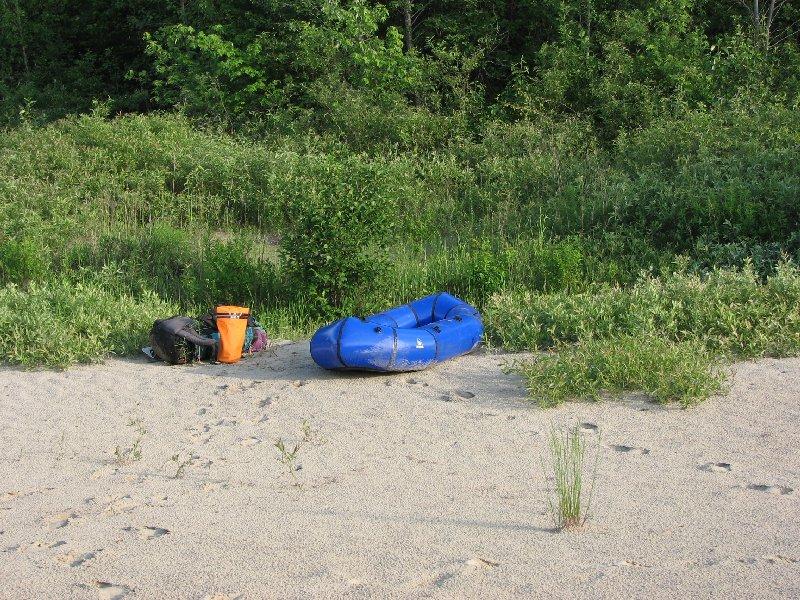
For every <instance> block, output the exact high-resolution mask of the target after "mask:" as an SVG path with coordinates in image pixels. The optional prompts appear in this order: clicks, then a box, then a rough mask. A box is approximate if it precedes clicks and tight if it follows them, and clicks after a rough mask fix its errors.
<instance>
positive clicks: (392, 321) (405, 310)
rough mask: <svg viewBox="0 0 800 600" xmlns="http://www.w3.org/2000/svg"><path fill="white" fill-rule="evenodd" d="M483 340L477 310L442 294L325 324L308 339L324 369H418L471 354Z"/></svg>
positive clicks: (313, 353)
mask: <svg viewBox="0 0 800 600" xmlns="http://www.w3.org/2000/svg"><path fill="white" fill-rule="evenodd" d="M482 336H483V323H482V321H481V317H480V315H479V314H478V311H477V310H476V309H475V308H474V307H472V306H470V305H469V304H467V303H466V302H464V301H463V300H459V299H458V298H456V297H454V296H451V295H450V294H448V293H446V292H440V293H438V294H433V295H432V296H426V297H424V298H420V299H419V300H415V301H414V302H411V303H409V304H405V305H404V306H398V307H397V308H393V309H391V310H387V311H385V312H382V313H378V314H377V315H372V316H369V317H365V318H363V319H361V318H357V317H347V318H345V319H340V320H338V321H336V322H335V323H331V324H330V325H326V326H325V327H323V328H321V329H320V330H319V331H317V332H316V333H315V334H314V337H313V338H311V357H312V358H313V359H314V362H316V363H317V364H318V365H319V366H320V367H323V368H325V369H354V370H362V371H418V370H421V369H425V368H427V367H429V366H431V365H432V364H436V363H440V362H442V361H445V360H447V359H449V358H453V357H455V356H460V355H462V354H466V353H467V352H470V351H471V350H474V349H475V347H476V346H477V345H478V344H479V343H480V341H481V337H482Z"/></svg>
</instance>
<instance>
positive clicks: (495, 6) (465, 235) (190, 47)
mask: <svg viewBox="0 0 800 600" xmlns="http://www.w3.org/2000/svg"><path fill="white" fill-rule="evenodd" d="M798 104H800V4H798V2H796V1H795V0H785V1H782V0H761V1H760V2H755V1H752V0H741V2H739V1H737V0H714V1H710V0H651V1H644V0H641V1H636V0H617V1H612V0H545V1H540V0H489V1H481V2H478V1H475V0H462V1H458V2H456V1H455V0H440V1H438V2H434V1H427V2H426V1H417V0H415V1H410V0H389V1H387V2H386V3H384V4H379V3H376V2H371V1H365V0H350V1H345V0H341V1H338V0H300V1H298V2H291V3H289V2H282V1H281V2H279V1H277V0H167V1H158V2H156V1H154V0H135V1H123V0H84V1H82V2H65V1H63V0H36V1H34V0H0V124H2V130H0V204H2V212H0V285H3V286H4V287H3V288H2V290H0V332H2V335H0V338H2V341H0V351H1V352H2V354H3V355H4V357H5V359H6V360H8V361H11V362H21V363H24V364H41V363H45V364H59V365H60V364H68V363H70V362H72V361H75V360H91V359H94V358H97V357H100V356H102V355H104V354H105V353H107V352H109V351H111V352H119V353H122V352H130V351H133V350H135V349H136V348H137V347H138V346H139V345H141V344H142V343H144V339H145V334H146V331H147V329H148V328H149V325H150V323H151V322H152V319H153V318H155V317H156V316H163V315H165V314H167V313H171V312H177V311H181V312H184V313H186V312H189V313H191V312H192V311H198V310H205V309H206V308H207V307H208V306H210V305H212V304H214V303H242V304H246V305H250V306H253V307H254V308H255V310H256V311H257V312H258V313H259V314H260V315H261V316H262V321H264V322H265V324H266V325H267V327H268V329H270V331H271V333H273V334H275V335H301V334H306V333H308V332H309V331H311V330H313V328H314V327H315V326H317V325H318V324H320V323H321V322H323V321H324V320H326V319H331V318H333V317H337V316H340V315H344V314H352V313H367V312H370V311H373V310H377V309H380V308H384V307H386V306H391V305H393V304H396V303H399V302H405V301H408V300H409V299H411V298H414V297H417V296H419V295H422V294H424V293H428V292H432V291H436V290H439V289H448V290H449V291H451V292H453V293H455V294H459V295H461V296H463V297H465V298H466V299H467V300H469V301H471V302H474V303H476V304H477V305H478V306H479V307H480V308H481V309H483V310H484V311H485V313H486V315H487V321H488V324H489V330H490V337H491V339H493V340H495V341H498V342H506V343H509V341H510V340H513V342H512V343H511V344H510V345H511V346H512V347H525V348H549V347H553V346H554V345H555V344H558V343H561V342H570V343H571V342H575V341H577V340H580V339H583V338H582V337H581V336H576V335H574V332H573V330H572V329H570V328H569V327H566V326H565V325H564V323H565V321H564V320H565V319H573V320H574V319H576V318H579V319H584V320H585V321H586V322H594V321H595V320H596V316H595V315H592V314H590V313H585V314H584V313H581V314H580V315H578V316H576V313H574V312H573V313H570V315H571V316H565V315H562V316H560V317H558V316H554V314H555V313H554V311H556V308H555V302H556V301H555V300H554V299H558V303H559V305H561V304H563V302H567V301H568V299H569V298H576V297H582V298H594V299H595V300H596V299H597V298H601V297H604V296H602V294H609V293H611V292H610V291H609V290H612V289H613V290H618V291H619V293H623V294H624V293H625V292H624V290H626V289H631V290H636V289H641V286H642V285H645V287H646V285H649V284H644V283H642V282H643V279H642V278H643V277H644V278H649V279H647V281H650V282H651V283H652V282H653V281H658V280H659V279H660V278H661V279H664V280H665V281H674V279H669V278H670V277H673V278H674V277H675V273H680V274H682V275H681V276H682V277H684V279H682V280H680V281H683V284H681V285H683V287H681V286H680V285H679V286H678V289H681V290H684V292H685V294H690V295H691V290H693V289H697V287H698V286H704V285H706V283H705V282H706V281H707V277H708V275H709V274H711V273H716V272H718V270H719V269H728V270H729V271H730V270H733V271H731V272H738V273H739V275H738V276H733V275H732V276H731V277H728V278H727V279H726V278H725V277H722V279H719V281H724V282H727V283H725V285H728V286H730V289H735V290H738V291H739V295H738V296H737V295H736V294H733V295H732V296H731V295H730V294H729V295H728V296H726V295H725V294H722V298H723V300H720V302H723V303H724V302H727V304H726V305H725V306H728V307H731V306H733V307H734V308H732V309H731V310H732V311H733V312H731V313H730V314H728V313H724V311H723V313H724V314H722V313H720V314H721V315H722V316H720V317H719V318H720V319H721V320H722V321H725V319H728V317H730V319H729V321H730V322H729V323H728V329H727V330H725V331H723V332H721V333H720V332H716V333H715V334H714V335H716V336H717V339H719V337H720V336H728V335H729V334H730V333H731V331H733V330H736V331H740V330H741V328H742V327H744V328H745V329H747V323H750V321H749V320H748V319H751V320H752V319H757V320H758V319H761V320H763V318H764V315H765V314H771V315H775V316H776V318H777V319H779V321H780V322H779V323H777V324H776V323H772V324H771V325H770V326H774V327H778V326H779V325H781V324H783V325H782V326H783V327H784V329H783V330H782V331H784V333H786V336H788V337H785V339H784V338H781V339H782V340H783V341H782V342H781V345H780V349H779V350H774V348H773V350H774V352H773V350H770V349H769V348H771V346H769V344H765V343H761V342H760V345H758V346H757V347H756V346H752V348H757V349H756V350H750V351H747V352H745V354H748V355H753V354H755V355H758V354H763V353H770V352H773V353H787V352H793V351H795V350H794V349H796V348H800V324H799V323H800V317H799V316H798V315H797V314H796V310H795V309H793V308H792V307H791V304H790V303H789V302H788V301H787V296H780V294H778V295H777V296H775V295H769V294H762V295H761V296H763V297H764V298H769V300H764V302H777V303H779V304H780V306H778V307H775V306H773V305H772V304H770V305H769V306H767V309H764V306H762V307H761V308H759V311H761V312H758V311H756V312H748V310H747V302H748V300H747V297H748V294H749V293H750V292H747V290H752V289H761V288H759V287H758V286H762V285H764V284H768V285H772V288H770V289H773V288H775V289H784V290H788V289H791V290H795V287H792V286H797V285H798V282H797V277H796V273H795V272H794V271H792V268H793V267H792V266H791V263H792V261H797V259H798V258H800V112H798ZM741 269H744V271H741ZM776 270H777V271H776ZM717 277H719V275H717ZM652 278H655V279H652ZM770 278H778V279H774V281H772V280H771V279H770ZM770 281H772V283H770ZM653 285H655V284H653ZM753 285H755V286H756V288H752V286H753ZM637 286H638V287H637ZM737 286H738V287H737ZM648 289H649V288H648ZM703 289H705V288H703ZM715 289H716V288H715ZM726 289H727V288H726ZM792 293H794V292H792ZM526 294H527V295H526ZM530 294H533V296H531V295H530ZM685 294H684V295H685ZM581 295H583V296H581ZM761 296H759V297H761ZM615 297H616V296H615ZM714 297H715V298H716V296H714ZM510 298H524V300H519V302H517V301H514V302H511V301H510V300H509V299H510ZM531 298H534V300H532V299H531ZM535 298H543V299H542V300H535ZM548 298H549V300H548ZM775 298H778V299H777V300H776V299H775ZM683 300H685V297H684V296H681V295H680V294H678V295H677V296H676V297H675V302H678V303H680V302H682V301H683ZM587 303H588V304H587ZM653 303H654V304H653V305H652V306H650V305H648V306H647V307H645V308H644V309H643V310H644V311H645V312H647V311H650V312H653V313H654V314H655V313H658V311H660V310H662V309H661V308H658V306H656V304H657V301H656V300H655V299H654V300H653ZM596 304H597V303H596ZM581 306H594V305H593V304H592V302H591V301H589V300H587V301H586V302H585V303H582V304H581ZM659 306H660V305H659ZM765 306H766V305H765ZM520 307H523V308H524V310H523V309H522V308H520ZM525 307H527V308H525ZM736 307H738V308H736ZM743 307H744V308H743ZM662 308H663V307H662ZM772 308H774V309H775V310H772ZM740 309H741V310H740ZM576 310H577V309H576ZM598 310H600V307H599V304H598ZM664 310H666V309H664ZM737 310H738V311H739V312H736V311H737ZM793 310H795V312H792V311H793ZM520 311H521V312H520ZM526 311H527V312H526ZM556 312H557V311H556ZM734 313H735V315H737V316H736V317H735V318H734V317H733V316H731V315H733V314H734ZM648 314H649V313H648ZM756 315H759V316H756ZM690 317H691V315H689V316H688V317H686V318H687V319H689V321H691V323H695V325H696V322H695V321H692V319H691V318H690ZM548 319H549V320H548ZM559 319H561V320H559ZM531 323H535V324H536V325H535V329H536V330H535V331H529V330H528V329H529V328H530V327H532V325H531ZM615 323H617V322H616V321H615ZM687 323H688V324H687V325H686V327H684V328H683V329H681V328H680V327H677V326H676V327H675V328H672V329H670V328H667V329H664V328H661V329H659V328H658V327H655V329H653V328H651V329H648V330H647V331H648V332H650V334H652V332H653V331H659V332H661V333H660V334H659V335H662V334H663V335H662V337H665V336H666V337H667V338H669V339H673V340H674V341H676V342H679V341H680V340H681V339H682V336H684V334H685V333H686V331H695V330H696V329H697V327H695V325H692V324H691V323H690V322H687ZM526 327H527V328H528V329H525V328H526ZM615 327H617V329H613V328H612V330H613V331H612V330H609V331H607V332H606V333H608V334H609V335H610V334H611V333H613V332H615V331H616V332H617V333H625V334H626V335H627V334H633V333H637V332H640V329H637V328H636V327H633V328H632V327H629V326H627V325H619V324H617V325H615ZM637 327H638V326H637ZM693 327H694V329H693ZM709 327H711V325H709ZM787 327H788V328H789V329H788V330H787V329H786V328H787ZM568 330H569V331H571V332H572V333H570V334H569V335H567V334H563V335H561V334H559V333H558V332H559V331H561V332H563V331H568ZM59 331H60V332H62V333H63V332H67V335H68V337H72V338H74V339H76V340H79V341H77V342H76V343H75V344H74V347H71V346H67V347H65V345H64V344H63V343H59V342H58V341H57V340H56V339H55V338H56V337H58V336H57V335H56V334H57V333H58V332H59ZM581 331H583V330H581ZM771 331H772V330H771ZM787 331H788V333H787ZM50 332H55V333H53V334H51V333H50ZM664 332H668V333H664ZM725 332H727V333H725ZM584 334H585V336H589V335H593V334H592V332H591V328H589V329H587V330H586V331H585V332H584ZM584 334H582V335H584ZM604 335H605V334H604ZM648 335H649V334H648ZM59 339H62V338H59ZM787 340H788V341H787ZM762 342H763V340H762ZM707 345H708V344H707ZM723 346H724V347H726V348H727V346H725V344H710V345H709V347H711V349H712V350H714V349H719V348H720V347H723ZM737 348H739V350H741V348H740V347H738V346H737Z"/></svg>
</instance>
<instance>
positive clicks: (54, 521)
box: [45, 511, 78, 529]
mask: <svg viewBox="0 0 800 600" xmlns="http://www.w3.org/2000/svg"><path fill="white" fill-rule="evenodd" d="M77 517H78V515H77V514H75V513H74V512H72V511H67V512H63V513H58V514H57V515H52V516H50V517H47V519H45V523H46V524H47V526H48V527H49V528H50V529H61V528H62V527H66V526H67V525H69V524H70V522H71V521H72V520H73V519H76V518H77Z"/></svg>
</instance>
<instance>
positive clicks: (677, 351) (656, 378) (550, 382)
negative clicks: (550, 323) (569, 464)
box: [518, 335, 723, 407]
mask: <svg viewBox="0 0 800 600" xmlns="http://www.w3.org/2000/svg"><path fill="white" fill-rule="evenodd" d="M518 370H519V372H520V373H521V374H522V375H523V377H525V379H526V382H527V386H528V390H529V391H530V394H531V397H532V398H533V399H535V400H538V401H539V403H540V404H541V405H542V406H555V405H557V404H560V403H561V402H563V401H565V400H569V399H575V398H577V399H590V400H597V399H598V398H600V396H601V394H603V393H608V394H618V393H621V392H644V393H646V394H647V395H649V396H650V397H651V398H653V399H654V400H656V401H658V402H679V403H680V404H681V405H682V406H684V407H686V406H689V405H691V404H694V403H696V402H699V401H701V400H704V399H706V398H708V397H709V396H711V395H713V394H716V393H718V392H719V391H720V389H721V386H722V380H723V375H722V373H721V372H720V370H719V369H717V368H716V365H715V363H714V360H713V358H712V355H711V354H710V353H709V351H708V350H707V349H706V348H705V347H704V345H703V343H702V342H700V341H698V340H686V341H681V342H670V341H667V340H664V339H662V338H660V337H655V336H649V335H646V336H639V335H634V336H630V335H623V336H619V337H612V338H606V339H588V340H585V341H582V342H580V343H579V344H576V345H574V346H563V347H560V348H559V351H558V353H554V354H546V355H543V356H540V357H538V358H536V359H534V360H531V361H528V362H525V363H523V364H521V365H519V366H518Z"/></svg>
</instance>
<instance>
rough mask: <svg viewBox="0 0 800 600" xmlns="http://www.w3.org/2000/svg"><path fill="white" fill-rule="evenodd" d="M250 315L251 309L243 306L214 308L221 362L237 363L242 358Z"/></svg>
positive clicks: (218, 356) (218, 357)
mask: <svg viewBox="0 0 800 600" xmlns="http://www.w3.org/2000/svg"><path fill="white" fill-rule="evenodd" d="M249 317H250V309H249V308H245V307H243V306H218V307H217V308H216V309H214V319H215V321H216V322H217V331H219V352H218V353H217V360H218V361H219V362H223V363H235V362H236V361H238V360H239V359H240V358H242V346H244V337H245V334H246V333H247V319H248V318H249Z"/></svg>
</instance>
